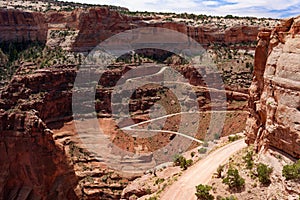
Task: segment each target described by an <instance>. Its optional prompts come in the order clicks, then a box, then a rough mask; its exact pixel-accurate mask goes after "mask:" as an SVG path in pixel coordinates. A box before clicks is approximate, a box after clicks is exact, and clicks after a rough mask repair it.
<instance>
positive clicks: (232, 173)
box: [223, 167, 245, 190]
mask: <svg viewBox="0 0 300 200" xmlns="http://www.w3.org/2000/svg"><path fill="white" fill-rule="evenodd" d="M223 183H225V184H226V185H228V186H229V189H237V190H238V189H241V188H242V187H244V186H245V179H243V178H242V177H241V176H240V175H239V171H238V170H237V169H235V168H233V167H229V169H228V171H227V175H226V177H225V178H224V179H223Z"/></svg>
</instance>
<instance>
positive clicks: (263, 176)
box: [256, 163, 273, 184]
mask: <svg viewBox="0 0 300 200" xmlns="http://www.w3.org/2000/svg"><path fill="white" fill-rule="evenodd" d="M256 170H257V175H258V180H259V182H261V183H262V184H269V183H271V179H270V175H271V173H272V172H273V168H272V167H268V165H265V164H263V163H259V164H258V166H257V169H256Z"/></svg>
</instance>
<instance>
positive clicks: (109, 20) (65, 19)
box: [47, 8, 259, 52]
mask: <svg viewBox="0 0 300 200" xmlns="http://www.w3.org/2000/svg"><path fill="white" fill-rule="evenodd" d="M47 21H48V23H49V26H50V28H49V31H51V30H70V29H72V30H77V32H76V34H75V38H74V39H73V40H74V42H72V43H71V44H70V47H66V46H64V45H61V46H64V48H65V49H68V50H72V51H77V52H86V51H90V50H92V49H93V48H94V47H95V46H96V45H98V44H99V43H100V42H102V41H104V40H105V39H107V38H109V37H111V36H113V35H114V34H117V33H120V32H123V31H126V30H131V29H134V28H141V27H160V28H167V29H171V30H174V31H178V32H181V33H183V34H185V35H188V36H190V37H191V38H193V39H195V40H196V41H197V42H199V43H200V44H202V45H204V46H207V45H209V44H213V43H217V44H231V43H243V42H255V41H256V37H257V34H258V30H259V26H245V25H236V26H232V27H229V28H227V29H224V30H222V29H221V28H216V27H211V26H210V25H209V24H208V25H201V26H197V27H196V26H190V25H187V24H186V23H182V22H166V21H162V20H159V18H155V17H153V18H152V17H137V16H127V15H123V14H120V13H119V12H117V11H113V10H109V9H108V8H91V9H87V10H75V11H73V12H64V13H57V12H52V13H48V14H47ZM53 44H55V45H57V43H53ZM48 45H49V46H51V45H52V44H51V42H48Z"/></svg>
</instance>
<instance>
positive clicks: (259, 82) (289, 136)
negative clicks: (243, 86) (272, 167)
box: [247, 17, 300, 158]
mask: <svg viewBox="0 0 300 200" xmlns="http://www.w3.org/2000/svg"><path fill="white" fill-rule="evenodd" d="M299 33H300V17H297V18H292V19H288V20H285V21H283V22H282V24H281V25H280V26H278V27H276V28H275V29H274V30H272V31H271V30H263V31H262V32H260V33H259V42H258V45H257V48H256V55H255V66H254V78H253V83H252V85H251V87H250V99H249V108H250V113H251V114H250V118H249V119H248V121H247V137H248V139H247V142H248V143H249V144H250V143H254V144H255V145H256V146H257V150H263V149H265V148H268V147H275V148H277V149H279V150H282V151H284V152H286V153H288V154H290V155H292V156H294V157H297V158H300V34H299Z"/></svg>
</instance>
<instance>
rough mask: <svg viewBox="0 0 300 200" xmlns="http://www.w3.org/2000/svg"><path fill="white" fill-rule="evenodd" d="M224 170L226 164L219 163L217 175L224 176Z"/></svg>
mask: <svg viewBox="0 0 300 200" xmlns="http://www.w3.org/2000/svg"><path fill="white" fill-rule="evenodd" d="M223 171H224V165H219V167H218V169H217V177H218V178H221V177H222V173H223Z"/></svg>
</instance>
